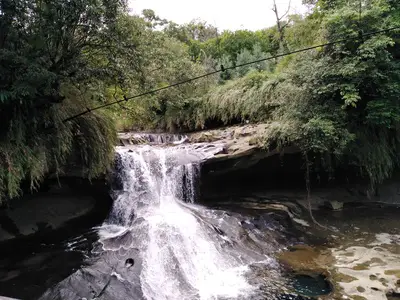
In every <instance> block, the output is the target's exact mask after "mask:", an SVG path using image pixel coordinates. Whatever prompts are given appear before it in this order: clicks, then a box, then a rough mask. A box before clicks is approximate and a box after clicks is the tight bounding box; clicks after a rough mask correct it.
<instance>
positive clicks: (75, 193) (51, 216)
mask: <svg viewBox="0 0 400 300" xmlns="http://www.w3.org/2000/svg"><path fill="white" fill-rule="evenodd" d="M111 204H112V199H111V198H110V196H109V193H108V186H107V185H106V182H105V181H104V180H99V181H93V182H92V183H90V182H88V181H87V180H84V179H81V178H61V179H60V180H59V181H57V182H56V181H55V180H52V181H48V182H46V183H45V184H44V187H43V188H42V190H41V191H39V192H38V193H36V194H33V195H26V196H24V197H22V198H20V199H16V200H13V201H12V202H11V203H10V207H8V208H6V209H2V210H1V211H0V241H5V240H10V239H14V238H22V237H26V236H30V235H41V236H44V235H46V234H47V233H49V232H51V231H53V230H56V229H59V228H61V227H63V226H68V224H69V223H70V222H73V221H74V220H77V219H79V218H86V219H88V221H89V223H90V221H91V222H92V223H93V224H92V225H94V224H95V223H98V222H99V220H100V222H101V221H102V219H104V218H105V216H107V214H108V211H109V209H110V207H111Z"/></svg>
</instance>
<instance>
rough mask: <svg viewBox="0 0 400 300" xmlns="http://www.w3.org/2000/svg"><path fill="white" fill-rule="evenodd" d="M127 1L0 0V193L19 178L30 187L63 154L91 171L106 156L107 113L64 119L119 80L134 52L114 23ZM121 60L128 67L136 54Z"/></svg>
mask: <svg viewBox="0 0 400 300" xmlns="http://www.w3.org/2000/svg"><path fill="white" fill-rule="evenodd" d="M125 9H126V3H124V1H118V0H114V1H109V0H103V1H95V2H93V1H89V0H71V1H61V0H42V1H24V0H13V1H11V0H2V1H0V27H1V31H0V108H1V109H0V117H1V120H2V122H1V125H0V166H1V168H0V199H1V200H0V201H4V200H5V199H6V198H13V197H15V196H17V195H19V194H20V183H21V182H22V181H23V180H27V181H28V182H30V186H31V188H32V189H34V188H36V187H37V186H38V184H39V183H40V181H41V179H42V178H43V177H44V176H45V175H46V174H48V173H51V172H60V171H61V170H62V167H63V166H64V165H65V164H66V162H67V161H70V162H71V163H72V161H71V160H73V161H74V163H78V165H81V166H82V174H83V175H84V176H89V177H93V176H96V175H99V174H100V173H102V172H104V171H105V170H106V168H107V167H108V166H109V164H110V163H111V161H112V151H113V142H114V137H115V132H114V127H113V123H112V120H111V119H110V118H109V117H108V116H107V114H106V113H101V112H93V113H90V114H88V115H86V116H83V117H80V118H77V119H73V120H71V121H70V122H63V119H65V118H67V117H69V116H71V115H73V114H76V113H79V112H81V111H82V110H85V109H86V107H90V106H91V105H93V104H94V103H96V102H97V103H98V101H101V102H102V101H105V99H101V98H100V99H99V96H100V95H99V88H100V90H101V89H102V88H103V87H104V86H105V85H107V84H109V83H111V82H115V81H117V80H118V81H124V74H123V72H121V71H122V69H121V67H120V65H119V59H121V57H122V56H124V57H126V58H128V57H130V58H133V57H134V56H135V49H134V47H133V45H128V44H126V43H125V42H124V40H123V38H122V37H123V33H122V32H117V30H116V27H117V23H118V21H119V18H120V16H121V15H123V14H124V13H125ZM120 38H122V39H120ZM127 48H129V49H130V51H126V50H127ZM126 61H127V62H129V61H130V63H131V66H132V67H133V66H134V65H135V62H136V59H131V60H129V59H126Z"/></svg>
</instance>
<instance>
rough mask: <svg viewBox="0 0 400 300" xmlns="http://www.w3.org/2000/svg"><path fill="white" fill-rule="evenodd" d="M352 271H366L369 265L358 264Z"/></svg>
mask: <svg viewBox="0 0 400 300" xmlns="http://www.w3.org/2000/svg"><path fill="white" fill-rule="evenodd" d="M352 269H353V270H355V271H362V270H368V269H369V264H368V263H362V264H358V265H356V266H354V267H353V268H352Z"/></svg>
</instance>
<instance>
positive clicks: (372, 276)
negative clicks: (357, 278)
mask: <svg viewBox="0 0 400 300" xmlns="http://www.w3.org/2000/svg"><path fill="white" fill-rule="evenodd" d="M369 279H370V280H378V277H377V276H376V275H369Z"/></svg>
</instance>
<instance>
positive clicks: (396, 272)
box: [385, 270, 400, 278]
mask: <svg viewBox="0 0 400 300" xmlns="http://www.w3.org/2000/svg"><path fill="white" fill-rule="evenodd" d="M385 275H394V276H396V277H397V278H400V270H386V271H385Z"/></svg>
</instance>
